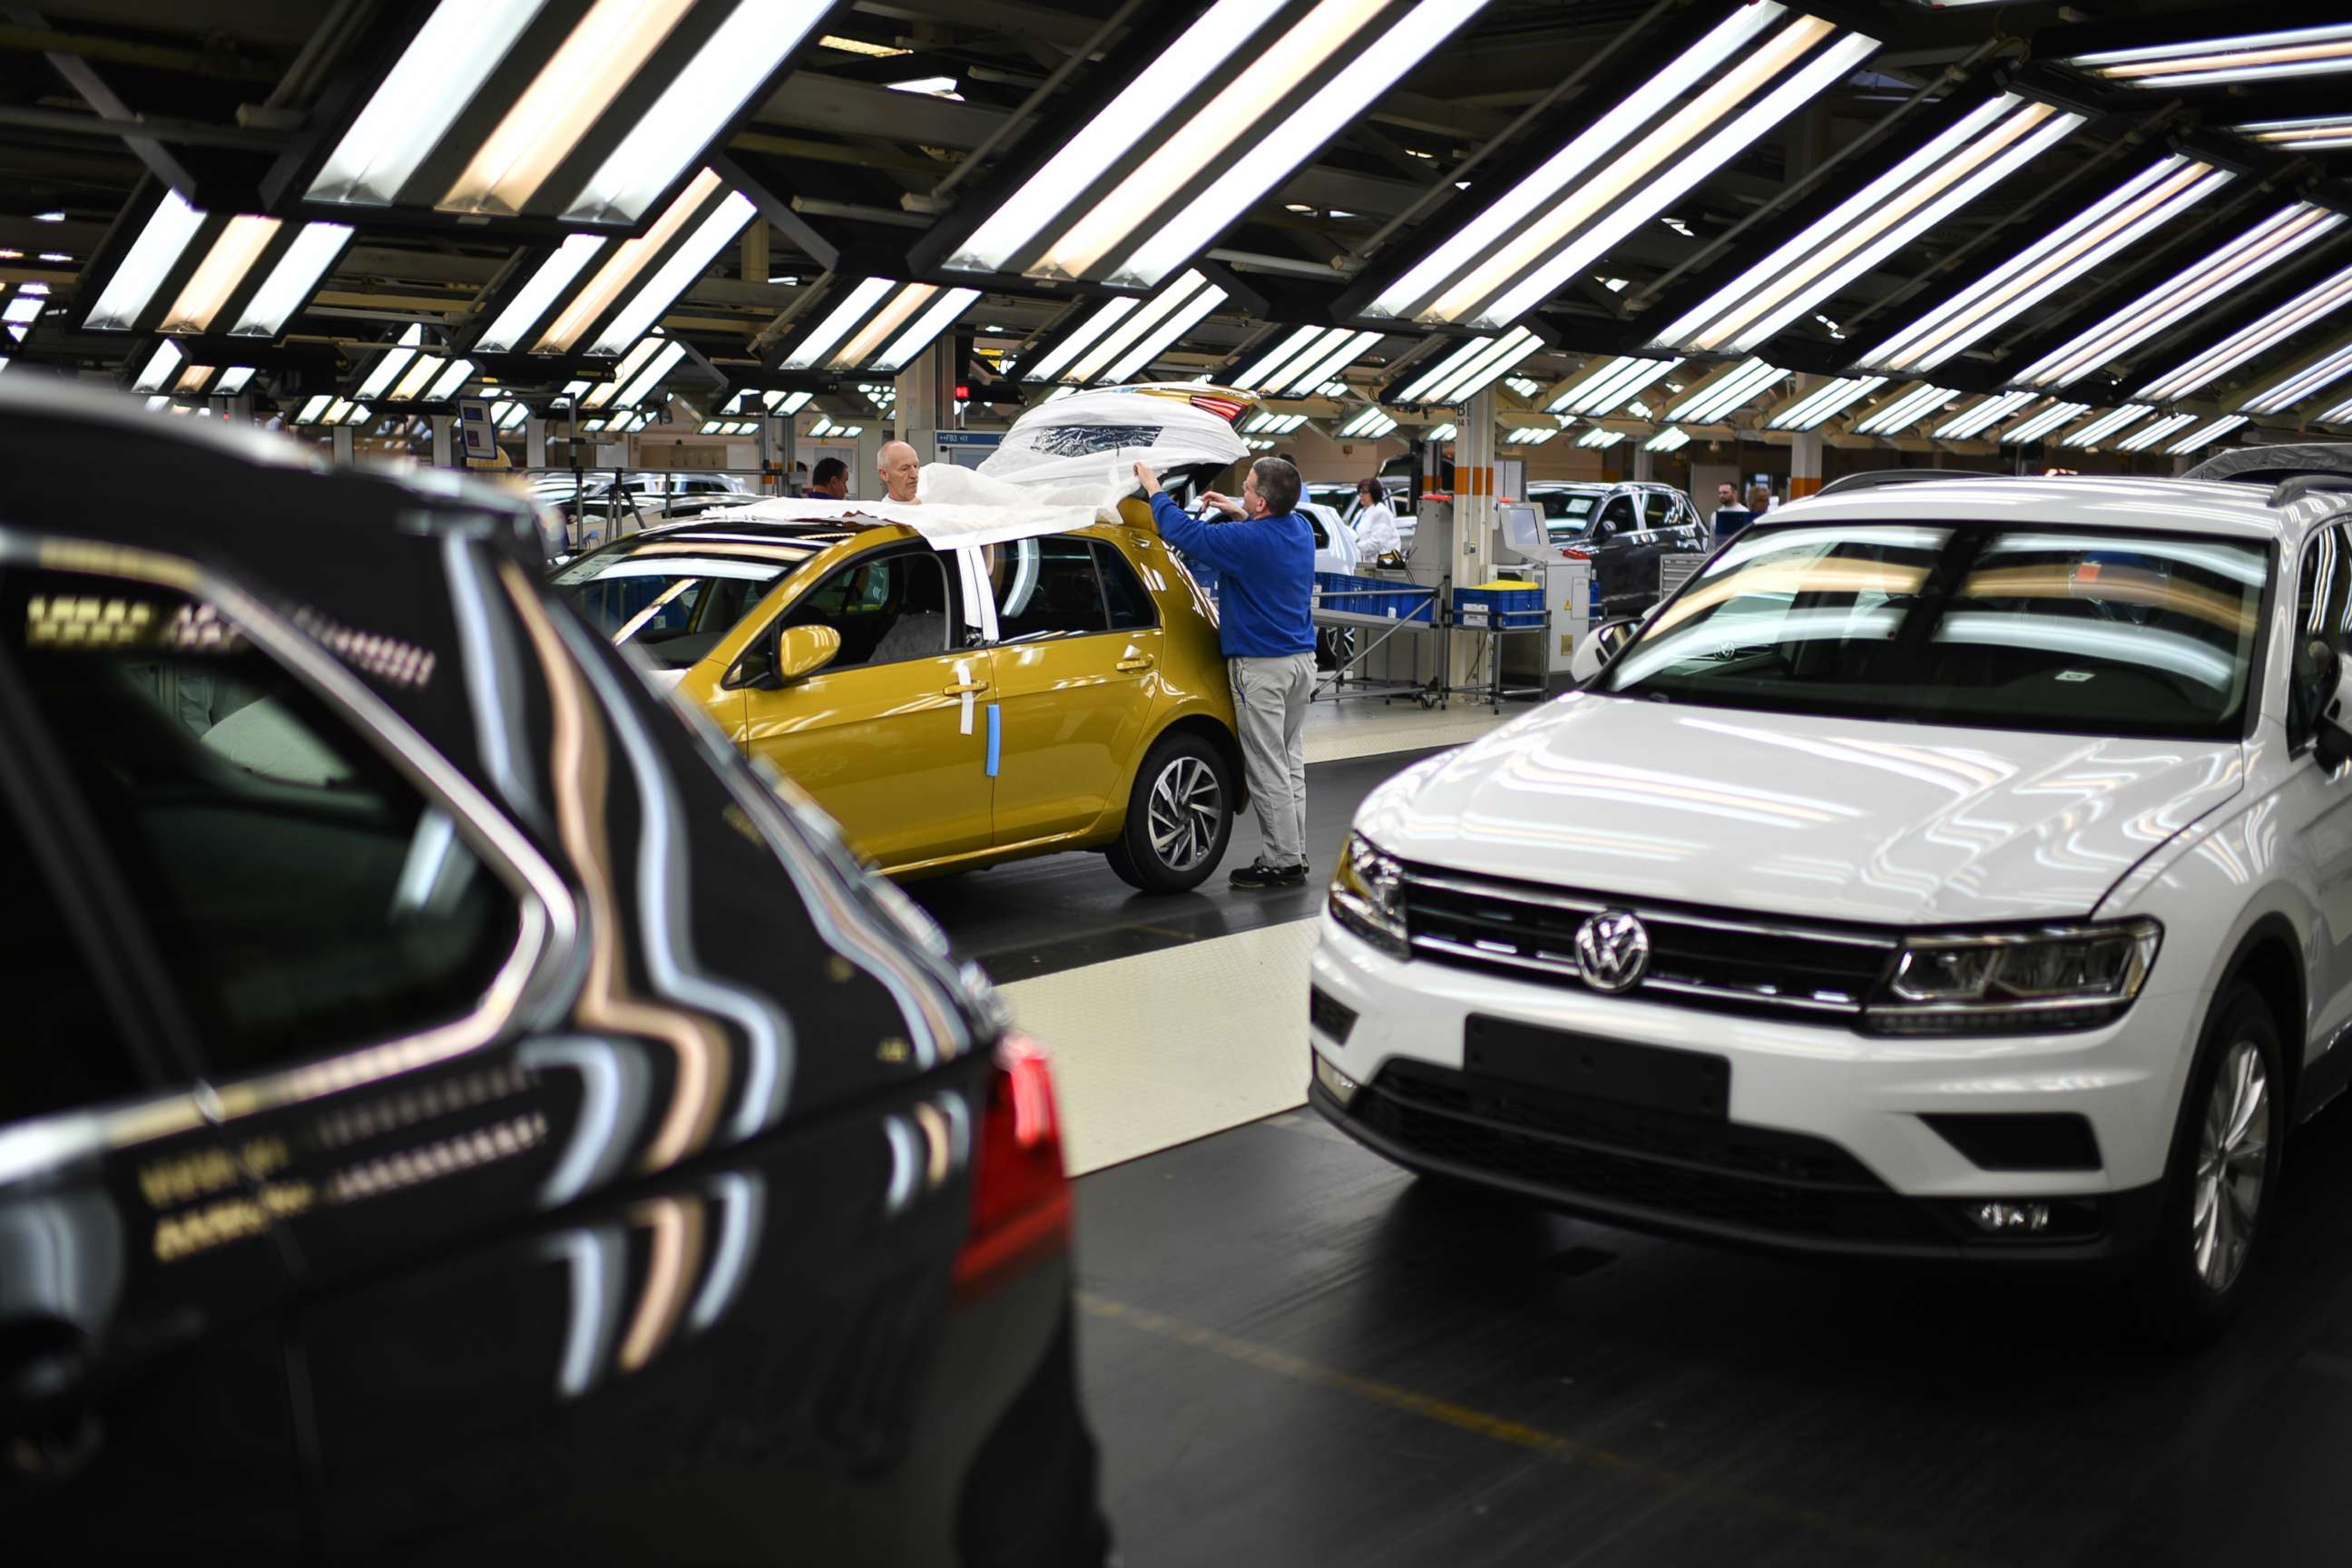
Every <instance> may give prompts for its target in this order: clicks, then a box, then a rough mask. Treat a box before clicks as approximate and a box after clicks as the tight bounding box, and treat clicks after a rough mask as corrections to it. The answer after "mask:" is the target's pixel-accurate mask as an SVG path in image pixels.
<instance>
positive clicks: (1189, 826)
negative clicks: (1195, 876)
mask: <svg viewBox="0 0 2352 1568" xmlns="http://www.w3.org/2000/svg"><path fill="white" fill-rule="evenodd" d="M1223 811H1224V792H1223V789H1221V788H1220V787H1219V786H1218V784H1217V775H1216V774H1215V773H1212V772H1210V770H1209V765H1208V764H1207V763H1204V762H1202V760H1201V759H1200V758H1198V757H1189V756H1179V757H1176V758H1173V759H1171V761H1170V762H1169V763H1168V765H1167V766H1166V767H1164V768H1162V769H1160V776H1159V777H1158V778H1157V779H1154V780H1153V781H1152V784H1151V848H1152V852H1153V853H1154V854H1156V855H1157V856H1159V858H1160V864H1161V865H1163V866H1165V867H1167V868H1168V869H1170V870H1171V871H1177V872H1182V871H1190V870H1192V868H1194V867H1196V866H1198V865H1200V864H1201V862H1202V861H1203V860H1205V859H1207V858H1208V857H1209V852H1210V850H1211V849H1212V848H1213V847H1215V845H1216V842H1217V823H1218V819H1219V818H1220V817H1221V816H1223Z"/></svg>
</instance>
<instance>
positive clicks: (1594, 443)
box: [1576, 425, 1625, 452]
mask: <svg viewBox="0 0 2352 1568" xmlns="http://www.w3.org/2000/svg"><path fill="white" fill-rule="evenodd" d="M1624 438H1625V432H1623V431H1622V430H1603V429H1601V427H1600V426H1597V425H1596V426H1593V427H1592V428H1591V429H1590V430H1587V431H1586V432H1585V433H1584V434H1583V435H1581V436H1580V437H1577V438H1576V444H1577V445H1578V446H1580V447H1594V448H1596V449H1598V450H1601V451H1604V452H1605V451H1607V450H1608V449H1609V448H1610V447H1614V446H1615V445H1617V443H1618V442H1620V441H1622V440H1623V439H1624Z"/></svg>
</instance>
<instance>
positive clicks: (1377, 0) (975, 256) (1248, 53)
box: [947, 0, 1486, 286]
mask: <svg viewBox="0 0 2352 1568" xmlns="http://www.w3.org/2000/svg"><path fill="white" fill-rule="evenodd" d="M1484 5H1486V0H1420V3H1419V4H1416V5H1392V4H1390V3H1388V0H1320V3H1319V4H1317V5H1312V6H1311V7H1309V8H1307V10H1306V11H1305V12H1304V14H1303V15H1297V16H1294V17H1291V18H1290V19H1289V20H1288V23H1287V25H1286V26H1283V27H1282V28H1281V29H1280V31H1279V32H1278V34H1276V35H1275V36H1272V37H1260V36H1259V35H1261V34H1263V33H1265V32H1266V30H1267V28H1268V26H1269V25H1270V24H1274V23H1276V21H1277V19H1278V18H1282V17H1284V16H1286V15H1287V8H1286V6H1285V5H1281V4H1279V3H1278V0H1218V3H1217V4H1215V5H1211V6H1210V7H1209V8H1208V9H1207V10H1206V11H1204V12H1202V15H1201V16H1200V17H1199V19H1198V20H1196V21H1195V22H1193V23H1192V26H1189V27H1187V28H1186V29H1185V30H1184V31H1183V33H1182V34H1181V35H1180V36H1179V37H1177V38H1176V39H1175V40H1174V41H1173V42H1171V44H1170V45H1169V46H1168V47H1167V48H1166V49H1165V50H1163V51H1162V52H1161V53H1160V55H1158V56H1157V57H1156V58H1152V59H1150V60H1148V61H1145V62H1143V63H1142V64H1141V65H1140V66H1139V68H1137V70H1136V74H1135V76H1134V78H1133V79H1131V80H1130V81H1129V83H1128V84H1127V86H1126V87H1125V88H1124V89H1121V90H1120V91H1119V92H1118V94H1117V95H1116V96H1115V97H1114V98H1113V99H1112V100H1111V101H1110V102H1109V103H1108V104H1107V105H1105V106H1104V108H1103V109H1102V110H1100V111H1099V112H1098V113H1097V114H1096V115H1094V116H1093V117H1092V118H1091V119H1089V120H1088V121H1087V122H1086V123H1085V124H1084V125H1082V126H1080V127H1079V128H1078V129H1077V131H1076V134H1074V135H1072V136H1071V137H1070V138H1069V139H1068V140H1067V141H1066V142H1064V143H1063V144H1062V146H1061V148H1060V150H1059V151H1058V152H1056V153H1055V154H1054V155H1053V156H1052V157H1050V158H1048V159H1047V160H1046V161H1045V163H1043V164H1042V165H1040V166H1039V167H1038V169H1037V171H1036V172H1035V173H1034V174H1032V175H1030V176H1029V177H1028V178H1027V179H1026V180H1024V182H1023V183H1022V184H1021V185H1020V186H1019V188H1018V189H1016V190H1015V191H1014V192H1013V194H1012V195H1010V196H1009V197H1007V198H1006V200H1005V201H1004V202H1003V205H1000V206H999V207H998V208H997V209H996V211H995V212H993V213H992V214H991V215H989V216H988V217H987V219H986V220H985V221H983V222H982V224H981V225H980V226H978V227H976V228H975V229H973V230H972V232H971V235H970V236H969V237H966V238H965V239H964V240H963V241H962V242H961V243H960V244H958V245H957V246H955V247H953V250H952V252H951V254H950V258H949V259H948V262H947V265H948V266H949V267H950V268H953V269H956V270H961V271H981V272H997V271H1004V270H1008V269H1013V270H1019V271H1023V272H1026V273H1029V274H1031V275H1033V276H1043V277H1057V278H1081V277H1087V278H1095V277H1101V278H1109V279H1114V280H1117V281H1121V282H1129V283H1134V284H1137V285H1140V286H1152V285H1156V284H1158V283H1160V281H1161V280H1163V279H1166V278H1167V277H1168V276H1170V275H1171V273H1173V272H1174V271H1176V270H1177V268H1180V267H1181V266H1182V265H1183V263H1184V261H1185V259H1186V258H1188V257H1189V256H1191V255H1192V253H1193V252H1194V251H1195V250H1197V249H1198V248H1200V247H1201V246H1202V245H1203V244H1205V243H1206V242H1207V241H1208V240H1209V239H1210V237H1213V236H1214V235H1216V234H1218V233H1221V232H1223V230H1224V229H1225V228H1227V227H1229V226H1231V224H1232V222H1233V220H1234V217H1236V216H1238V215H1239V214H1240V213H1241V212H1242V211H1243V210H1244V209H1245V208H1246V207H1247V206H1248V205H1250V204H1251V203H1253V202H1255V201H1256V200H1257V199H1258V198H1259V197H1261V196H1263V195H1265V192H1266V191H1268V190H1270V189H1271V188H1273V186H1274V185H1275V184H1276V183H1277V182H1278V181H1280V180H1281V179H1282V178H1283V176H1284V175H1286V174H1288V173H1289V172H1290V171H1291V170H1293V169H1295V168H1297V166H1298V165H1299V164H1300V163H1304V162H1305V161H1306V159H1307V157H1308V156H1309V155H1311V154H1312V153H1314V151H1315V149H1316V148H1317V147H1318V146H1320V145H1321V144H1322V143H1323V142H1325V141H1326V140H1328V138H1329V137H1330V136H1331V135H1332V134H1333V133H1334V132H1337V131H1339V128H1340V127H1341V126H1343V125H1345V124H1346V123H1347V122H1348V121H1350V120H1353V119H1354V118H1356V116H1357V115H1358V114H1360V112H1362V110H1363V106H1364V105H1365V104H1367V103H1370V102H1375V101H1377V100H1379V99H1380V97H1381V95H1382V94H1383V93H1385V92H1386V91H1387V90H1388V89H1390V88H1391V87H1392V86H1393V85H1394V84H1395V83H1396V81H1397V80H1398V79H1399V78H1401V77H1402V75H1403V74H1404V73H1405V72H1406V71H1407V70H1408V69H1410V68H1412V66H1413V64H1414V63H1415V62H1417V61H1418V60H1420V59H1421V58H1423V57H1424V56H1425V55H1426V54H1427V53H1428V52H1429V51H1430V50H1431V49H1433V48H1434V47H1436V46H1437V45H1438V44H1439V43H1441V42H1443V41H1444V38H1445V37H1447V36H1448V35H1450V34H1451V33H1452V32H1453V31H1454V29H1455V28H1456V27H1458V26H1460V25H1461V24H1462V22H1463V21H1465V19H1467V18H1468V17H1470V16H1474V15H1475V14H1476V13H1477V12H1478V11H1479V10H1480V9H1482V8H1483V7H1484ZM1367 37H1370V40H1371V41H1370V43H1369V44H1365V43H1364V42H1363V40H1364V39H1365V38H1367ZM1359 46H1361V47H1359ZM1350 50H1353V53H1352V54H1350V52H1349V51H1350ZM1229 62H1234V63H1237V64H1238V68H1237V69H1234V70H1233V71H1231V72H1230V79H1227V80H1225V81H1224V83H1223V86H1221V87H1219V88H1218V89H1216V90H1215V91H1214V92H1213V95H1212V96H1211V98H1210V99H1209V100H1208V101H1206V102H1205V103H1194V102H1193V101H1192V99H1193V95H1194V93H1195V91H1196V90H1197V89H1200V88H1201V87H1202V85H1203V84H1204V83H1208V82H1209V81H1211V79H1212V78H1213V77H1215V76H1217V75H1218V74H1219V73H1220V72H1223V71H1224V70H1225V68H1227V66H1228V63H1229ZM1316 82H1319V83H1320V84H1321V85H1320V86H1319V87H1317V88H1316V89H1315V90H1313V91H1312V92H1311V93H1310V94H1309V95H1308V96H1307V98H1306V100H1304V101H1302V102H1298V103H1297V107H1296V108H1294V109H1292V110H1290V111H1289V112H1288V113H1287V114H1286V115H1284V116H1283V118H1282V119H1281V120H1280V121H1279V122H1276V123H1268V116H1269V114H1270V113H1271V112H1273V111H1276V110H1279V108H1280V107H1281V106H1282V105H1284V104H1286V103H1289V102H1292V101H1293V100H1294V99H1295V97H1296V95H1297V91H1298V89H1302V88H1304V87H1306V86H1307V84H1309V83H1316ZM1139 150H1142V155H1141V156H1140V157H1134V156H1133V154H1135V153H1137V152H1138V151H1139ZM1204 176H1205V184H1204V183H1203V178H1204ZM1177 201H1181V203H1182V205H1181V207H1178V208H1177V209H1176V210H1174V211H1172V212H1171V210H1170V207H1171V203H1174V202H1177Z"/></svg>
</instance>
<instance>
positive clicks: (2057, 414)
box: [2000, 403, 2091, 447]
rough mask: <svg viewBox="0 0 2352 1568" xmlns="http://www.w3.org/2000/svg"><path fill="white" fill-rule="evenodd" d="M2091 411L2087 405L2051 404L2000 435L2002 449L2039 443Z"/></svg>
mask: <svg viewBox="0 0 2352 1568" xmlns="http://www.w3.org/2000/svg"><path fill="white" fill-rule="evenodd" d="M2090 411H2091V405H2089V404H2087V403H2053V404H2052V405H2050V406H2049V407H2047V408H2045V409H2043V410H2042V411H2041V412H2040V413H2039V414H2036V415H2034V416H2032V418H2030V419H2021V420H2019V421H2018V422H2017V423H2016V424H2014V425H2012V426H2010V427H2009V428H2008V429H2006V430H2004V431H2002V432H2001V433H2000V444H2001V445H2002V446H2004V447H2021V446H2024V445H2025V444H2026V443H2027V442H2029V441H2039V440H2041V439H2042V437H2045V436H2047V435H2049V434H2050V433H2051V432H2052V431H2053V430H2055V429H2058V428H2059V427H2060V426H2065V425H2071V424H2073V423H2074V421H2075V420H2077V419H2080V418H2081V417H2082V416H2084V415H2085V414H2088V413H2089V412H2090Z"/></svg>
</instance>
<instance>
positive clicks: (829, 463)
mask: <svg viewBox="0 0 2352 1568" xmlns="http://www.w3.org/2000/svg"><path fill="white" fill-rule="evenodd" d="M801 499H802V500H848V499H849V465H848V464H847V463H845V462H843V461H842V460H841V459H840V458H818V459H817V460H816V476H815V479H814V482H813V483H811V484H810V486H809V488H808V489H805V490H803V491H802V492H801Z"/></svg>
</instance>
